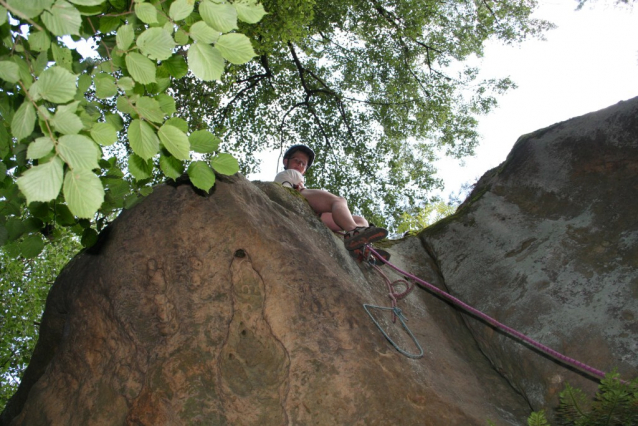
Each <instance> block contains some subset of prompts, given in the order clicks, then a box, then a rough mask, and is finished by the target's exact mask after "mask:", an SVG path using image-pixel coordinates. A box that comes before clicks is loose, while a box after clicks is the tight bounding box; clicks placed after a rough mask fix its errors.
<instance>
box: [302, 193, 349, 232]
mask: <svg viewBox="0 0 638 426" xmlns="http://www.w3.org/2000/svg"><path fill="white" fill-rule="evenodd" d="M301 195H303V196H304V197H305V198H306V200H308V203H309V204H310V207H312V209H313V210H314V211H315V212H317V213H319V214H322V213H332V222H333V223H334V224H335V225H336V226H337V227H339V229H343V230H344V231H351V230H353V229H354V228H356V227H357V226H358V225H357V223H356V222H355V221H354V219H353V217H352V213H350V209H349V208H348V203H347V202H346V199H345V198H343V197H338V196H336V195H334V194H331V193H329V192H328V191H324V190H321V189H304V190H303V191H301ZM328 226H330V225H328ZM331 229H332V228H331Z"/></svg>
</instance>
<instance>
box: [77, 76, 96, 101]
mask: <svg viewBox="0 0 638 426" xmlns="http://www.w3.org/2000/svg"><path fill="white" fill-rule="evenodd" d="M91 84H93V79H92V78H91V76H90V75H88V74H80V77H79V78H78V94H79V95H80V96H82V99H84V93H85V92H86V91H87V90H89V87H91Z"/></svg>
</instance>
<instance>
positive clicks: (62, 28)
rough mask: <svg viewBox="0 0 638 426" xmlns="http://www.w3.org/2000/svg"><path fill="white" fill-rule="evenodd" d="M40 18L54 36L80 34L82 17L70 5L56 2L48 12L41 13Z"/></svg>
mask: <svg viewBox="0 0 638 426" xmlns="http://www.w3.org/2000/svg"><path fill="white" fill-rule="evenodd" d="M25 3H28V1H27V2H25ZM41 18H42V21H43V22H44V25H46V27H47V28H48V30H49V31H51V32H52V33H53V34H54V35H56V36H63V35H67V34H77V35H79V34H80V25H82V16H81V15H80V12H79V11H78V10H77V9H76V8H75V7H73V5H72V4H71V3H68V2H66V1H64V0H58V1H56V2H55V4H54V5H53V7H51V9H50V10H45V11H44V12H43V13H42V15H41Z"/></svg>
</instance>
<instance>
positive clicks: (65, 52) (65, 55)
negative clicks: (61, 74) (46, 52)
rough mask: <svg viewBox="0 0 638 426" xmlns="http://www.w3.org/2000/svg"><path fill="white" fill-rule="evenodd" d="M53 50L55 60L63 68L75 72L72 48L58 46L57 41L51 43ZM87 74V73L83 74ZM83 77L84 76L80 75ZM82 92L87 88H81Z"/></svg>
mask: <svg viewBox="0 0 638 426" xmlns="http://www.w3.org/2000/svg"><path fill="white" fill-rule="evenodd" d="M51 52H52V53H53V60H54V61H55V62H56V63H57V64H58V65H59V66H61V67H62V68H64V69H67V70H69V71H71V72H73V65H72V63H73V56H72V54H71V50H70V49H68V48H66V47H62V46H58V45H57V44H56V43H53V44H51ZM83 75H86V74H83ZM80 78H82V77H80ZM79 91H80V92H82V93H84V92H85V91H86V90H82V89H79Z"/></svg>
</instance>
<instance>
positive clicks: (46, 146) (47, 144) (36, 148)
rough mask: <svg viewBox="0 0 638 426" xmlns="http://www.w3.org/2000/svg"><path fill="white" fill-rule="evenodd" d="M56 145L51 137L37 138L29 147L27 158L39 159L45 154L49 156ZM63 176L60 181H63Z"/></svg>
mask: <svg viewBox="0 0 638 426" xmlns="http://www.w3.org/2000/svg"><path fill="white" fill-rule="evenodd" d="M53 148H55V145H54V144H53V140H52V139H51V138H50V137H42V138H37V139H36V140H35V141H33V142H31V143H30V144H29V147H28V148H27V158H29V159H31V160H37V159H39V158H42V157H44V156H47V155H49V154H50V153H51V151H53ZM61 179H62V176H60V182H62V180H61Z"/></svg>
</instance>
